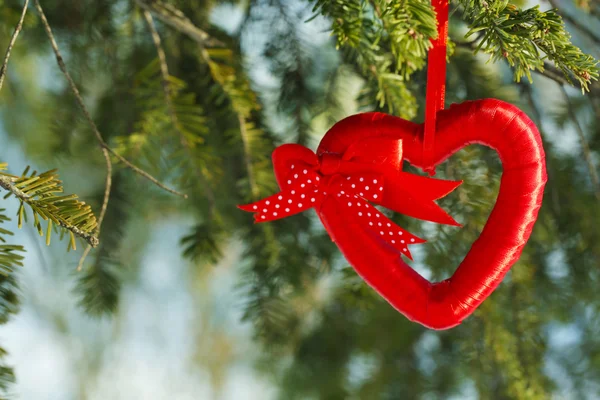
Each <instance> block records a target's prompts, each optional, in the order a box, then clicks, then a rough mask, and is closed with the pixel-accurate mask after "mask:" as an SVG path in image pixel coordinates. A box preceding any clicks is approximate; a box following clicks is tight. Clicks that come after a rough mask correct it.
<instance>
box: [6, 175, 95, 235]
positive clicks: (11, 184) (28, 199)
mask: <svg viewBox="0 0 600 400" xmlns="http://www.w3.org/2000/svg"><path fill="white" fill-rule="evenodd" d="M16 179H17V178H12V177H10V176H7V175H0V187H1V188H3V189H5V190H6V191H8V192H10V193H12V194H13V195H14V196H15V197H16V198H18V199H19V200H21V201H22V202H23V203H25V204H28V205H30V206H32V204H34V203H35V200H34V198H32V196H30V195H28V194H27V193H25V192H24V191H23V190H21V189H20V188H19V187H17V185H16V184H15V180H16ZM32 207H33V206H32ZM56 224H57V225H59V226H60V227H62V228H64V229H67V230H69V231H71V232H73V234H74V235H76V236H79V237H80V238H82V239H83V240H85V241H86V242H88V244H89V245H90V246H91V247H96V246H97V245H98V238H97V237H96V235H95V234H94V232H86V231H84V230H82V229H80V228H79V227H77V226H75V225H73V224H71V223H69V222H65V221H62V220H60V221H57V222H56Z"/></svg>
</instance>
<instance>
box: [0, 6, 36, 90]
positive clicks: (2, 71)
mask: <svg viewBox="0 0 600 400" xmlns="http://www.w3.org/2000/svg"><path fill="white" fill-rule="evenodd" d="M28 5H29V0H25V4H24V5H23V11H22V12H21V18H20V19H19V22H18V23H17V27H16V28H15V31H14V32H13V34H12V36H11V38H10V42H9V43H8V48H7V49H6V55H5V56H4V61H3V62H2V67H0V90H2V85H3V84H4V77H5V76H6V71H7V69H8V60H9V59H10V53H11V51H12V48H13V46H14V45H15V42H16V41H17V37H18V36H19V33H20V32H21V29H23V21H24V20H25V14H27V6H28Z"/></svg>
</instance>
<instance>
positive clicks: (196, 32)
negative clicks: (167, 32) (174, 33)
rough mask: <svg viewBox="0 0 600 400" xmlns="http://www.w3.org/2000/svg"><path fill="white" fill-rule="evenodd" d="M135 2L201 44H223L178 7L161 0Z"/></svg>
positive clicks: (138, 0)
mask: <svg viewBox="0 0 600 400" xmlns="http://www.w3.org/2000/svg"><path fill="white" fill-rule="evenodd" d="M135 2H136V4H137V5H139V6H140V7H141V8H143V9H144V10H146V11H148V12H151V13H153V14H154V15H156V18H158V19H160V20H161V21H162V22H164V23H165V24H167V25H169V26H171V27H172V28H174V29H175V30H178V31H179V32H181V33H184V34H186V35H187V36H189V37H190V38H191V39H192V40H195V41H196V42H198V44H199V45H200V46H202V47H204V46H223V43H221V42H220V41H219V40H217V39H215V38H213V37H211V36H210V35H209V34H208V33H206V32H205V31H203V30H202V29H200V28H198V27H197V26H196V25H194V23H193V22H192V21H190V20H189V19H188V18H187V17H186V16H185V14H184V13H183V12H181V11H180V10H179V9H177V8H176V7H174V6H172V5H170V4H167V3H164V2H162V1H160V0H135Z"/></svg>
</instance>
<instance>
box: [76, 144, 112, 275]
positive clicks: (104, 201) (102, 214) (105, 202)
mask: <svg viewBox="0 0 600 400" xmlns="http://www.w3.org/2000/svg"><path fill="white" fill-rule="evenodd" d="M102 154H103V155H104V160H105V161H106V181H105V183H104V198H103V199H102V208H101V209H100V215H99V217H98V226H97V227H96V237H98V238H99V237H100V228H101V227H102V222H104V217H105V216H106V210H107V208H108V201H109V199H110V189H111V188H112V161H111V160H110V154H108V150H106V149H105V148H103V149H102ZM90 251H92V246H91V245H88V246H87V247H86V248H85V250H84V251H83V254H81V258H80V259H79V263H78V264H77V271H81V269H82V268H83V263H84V262H85V259H86V258H87V256H88V254H90Z"/></svg>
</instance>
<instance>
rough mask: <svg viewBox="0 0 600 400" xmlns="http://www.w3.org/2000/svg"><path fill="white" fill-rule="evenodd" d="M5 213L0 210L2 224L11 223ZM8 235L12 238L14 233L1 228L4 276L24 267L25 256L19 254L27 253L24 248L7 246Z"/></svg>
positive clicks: (0, 261)
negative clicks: (17, 267) (16, 268)
mask: <svg viewBox="0 0 600 400" xmlns="http://www.w3.org/2000/svg"><path fill="white" fill-rule="evenodd" d="M4 211H5V209H4V208H0V224H3V223H5V222H7V221H10V218H8V217H7V216H6V215H4ZM6 235H10V236H12V235H13V233H12V232H11V231H9V230H7V229H5V228H3V227H1V226H0V243H1V244H0V271H1V275H3V276H7V275H9V274H10V273H11V272H12V270H13V268H14V267H16V266H19V267H22V266H23V256H22V255H21V254H19V252H23V251H25V248H23V246H16V245H11V244H6V237H5V236H6Z"/></svg>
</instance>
